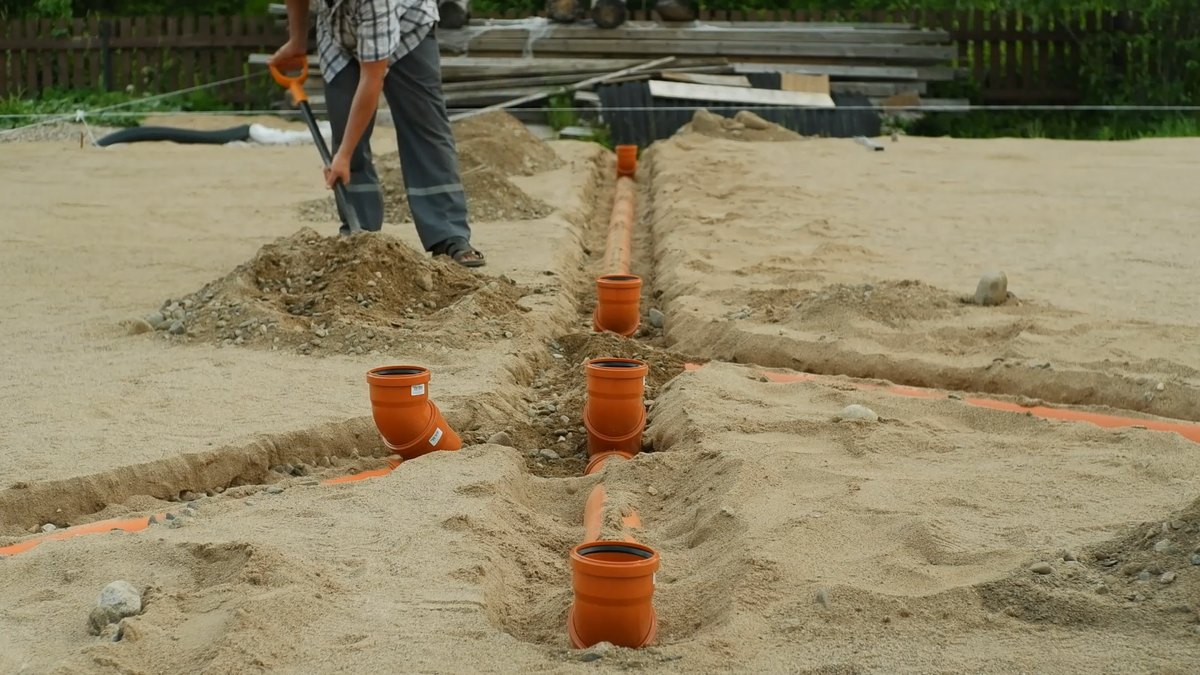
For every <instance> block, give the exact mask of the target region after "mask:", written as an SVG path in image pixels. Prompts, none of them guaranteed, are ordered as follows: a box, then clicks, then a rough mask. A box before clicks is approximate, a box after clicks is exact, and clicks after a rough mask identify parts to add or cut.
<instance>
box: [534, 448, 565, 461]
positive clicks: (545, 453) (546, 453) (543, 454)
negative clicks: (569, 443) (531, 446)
mask: <svg viewBox="0 0 1200 675" xmlns="http://www.w3.org/2000/svg"><path fill="white" fill-rule="evenodd" d="M537 456H538V457H540V458H542V459H546V460H555V459H562V458H561V457H559V455H558V453H557V452H555V451H553V450H538V451H537Z"/></svg>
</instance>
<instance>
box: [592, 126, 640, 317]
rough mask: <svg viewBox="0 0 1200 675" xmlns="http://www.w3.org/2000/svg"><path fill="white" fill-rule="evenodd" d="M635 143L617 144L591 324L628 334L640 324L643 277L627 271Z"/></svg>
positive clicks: (631, 236) (630, 250) (631, 226)
mask: <svg viewBox="0 0 1200 675" xmlns="http://www.w3.org/2000/svg"><path fill="white" fill-rule="evenodd" d="M636 172H637V146H634V145H619V146H617V186H616V194H615V195H614V197H613V208H612V214H611V215H610V216H609V220H608V241H607V243H606V244H605V247H604V272H605V273H604V274H603V275H602V276H601V277H600V278H599V279H597V280H596V300H597V302H596V313H595V315H594V316H593V318H592V327H593V328H594V329H595V330H596V331H609V332H612V333H616V334H618V335H623V336H626V337H628V336H630V335H633V334H634V333H635V332H637V329H638V325H639V324H640V323H641V316H642V315H641V308H640V301H641V295H642V280H641V279H640V278H638V277H636V276H634V275H631V274H630V273H629V260H630V256H631V252H632V248H633V214H634V210H633V204H634V197H635V192H636V190H635V187H636V186H635V185H634V182H633V176H634V174H635V173H636Z"/></svg>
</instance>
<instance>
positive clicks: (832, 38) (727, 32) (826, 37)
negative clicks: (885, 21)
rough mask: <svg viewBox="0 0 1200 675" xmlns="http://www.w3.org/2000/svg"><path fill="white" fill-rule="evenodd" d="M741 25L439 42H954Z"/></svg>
mask: <svg viewBox="0 0 1200 675" xmlns="http://www.w3.org/2000/svg"><path fill="white" fill-rule="evenodd" d="M736 25H737V26H738V27H737V28H711V29H706V28H653V29H637V28H627V27H622V28H613V29H608V30H602V29H598V28H593V27H584V26H565V25H554V26H551V27H549V28H547V29H546V30H545V32H542V30H540V29H530V28H518V27H513V28H496V27H491V26H489V27H486V28H463V29H457V30H440V31H438V42H439V43H441V44H451V45H458V46H461V45H465V44H468V43H470V44H474V42H475V41H477V40H480V39H482V38H485V37H486V38H488V39H498V40H526V41H528V40H530V39H531V38H533V49H535V50H536V49H537V48H538V46H539V44H540V43H541V42H542V41H543V40H586V41H604V42H608V41H612V40H633V41H638V42H646V41H649V42H660V41H663V40H675V41H688V42H761V41H764V40H765V41H773V42H833V43H839V44H843V43H871V44H892V45H899V44H942V43H946V42H949V41H950V34H949V33H947V32H946V31H941V30H919V29H904V28H901V29H897V28H895V27H894V26H889V27H888V28H886V29H868V30H864V29H855V28H845V27H843V26H841V25H836V27H812V26H805V25H803V24H800V25H796V26H792V25H780V24H767V25H766V26H763V27H761V28H745V27H744V24H736Z"/></svg>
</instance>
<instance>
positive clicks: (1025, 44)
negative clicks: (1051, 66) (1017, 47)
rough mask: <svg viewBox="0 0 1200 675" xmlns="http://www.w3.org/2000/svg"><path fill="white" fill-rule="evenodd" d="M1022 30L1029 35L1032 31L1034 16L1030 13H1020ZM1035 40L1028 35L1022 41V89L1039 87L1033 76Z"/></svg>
mask: <svg viewBox="0 0 1200 675" xmlns="http://www.w3.org/2000/svg"><path fill="white" fill-rule="evenodd" d="M1020 21H1021V30H1022V31H1024V32H1025V33H1026V35H1028V34H1029V33H1031V32H1032V31H1031V30H1030V29H1031V28H1032V27H1033V17H1031V16H1029V15H1028V14H1021V15H1020ZM1033 58H1034V57H1033V40H1032V39H1031V38H1029V37H1026V38H1025V40H1024V41H1022V42H1021V88H1022V89H1037V82H1036V81H1035V80H1034V77H1033Z"/></svg>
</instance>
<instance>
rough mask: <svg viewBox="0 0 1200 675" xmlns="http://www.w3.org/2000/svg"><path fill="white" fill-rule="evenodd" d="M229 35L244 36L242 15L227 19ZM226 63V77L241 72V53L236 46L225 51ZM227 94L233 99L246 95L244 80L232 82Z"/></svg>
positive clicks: (242, 97)
mask: <svg viewBox="0 0 1200 675" xmlns="http://www.w3.org/2000/svg"><path fill="white" fill-rule="evenodd" d="M229 35H230V36H231V37H245V36H246V24H245V23H244V22H243V21H242V17H240V16H233V17H230V19H229ZM225 56H226V59H227V65H228V68H229V71H228V75H227V77H237V76H238V75H241V74H242V63H243V61H242V53H241V51H239V50H238V48H237V47H233V48H231V49H229V50H227V51H226V54H225ZM227 91H228V92H229V93H228V95H229V96H231V97H233V100H235V101H239V102H240V101H242V100H244V99H245V95H246V81H245V80H240V81H238V82H234V83H233V85H232V86H231V87H229V88H228V90H227Z"/></svg>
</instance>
